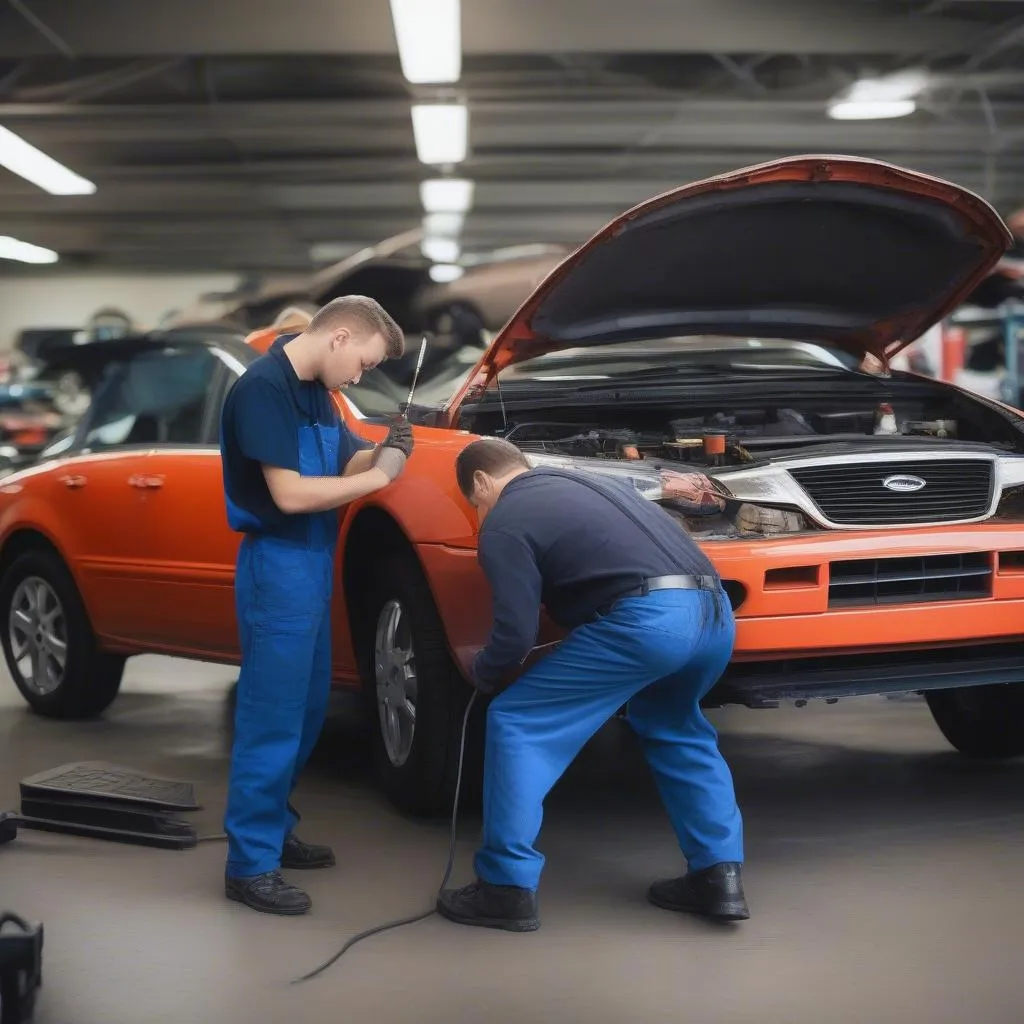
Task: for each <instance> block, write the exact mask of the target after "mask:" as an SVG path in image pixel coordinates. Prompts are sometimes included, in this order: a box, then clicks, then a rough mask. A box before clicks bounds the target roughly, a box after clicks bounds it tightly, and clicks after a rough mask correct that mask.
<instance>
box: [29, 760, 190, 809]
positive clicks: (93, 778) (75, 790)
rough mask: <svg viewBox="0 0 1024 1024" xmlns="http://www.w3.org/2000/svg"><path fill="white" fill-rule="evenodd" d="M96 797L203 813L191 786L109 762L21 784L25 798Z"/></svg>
mask: <svg viewBox="0 0 1024 1024" xmlns="http://www.w3.org/2000/svg"><path fill="white" fill-rule="evenodd" d="M61 796H64V797H78V798H89V797H94V798H98V799H102V800H103V801H104V802H109V801H117V802H119V803H121V802H123V803H127V804H136V805H145V806H147V807H151V808H157V809H160V810H167V811H198V810H202V807H201V805H200V804H199V802H198V800H197V799H196V792H195V787H194V786H193V785H192V783H191V782H182V781H181V780H179V779H165V778H161V777H160V776H156V775H146V774H144V773H143V772H140V771H136V770H135V769H134V768H126V767H125V766H124V765H118V764H109V763H107V762H106V761H75V762H72V763H71V764H64V765H60V766H59V767H57V768H50V769H48V770H47V771H44V772H40V773H39V774H38V775H32V776H30V777H29V778H27V779H22V780H21V798H22V800H25V799H32V798H39V797H51V798H52V797H58V798H59V797H61Z"/></svg>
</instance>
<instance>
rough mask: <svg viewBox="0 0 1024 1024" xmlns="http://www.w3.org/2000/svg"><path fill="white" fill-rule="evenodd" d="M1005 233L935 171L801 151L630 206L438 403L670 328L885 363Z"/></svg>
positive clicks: (968, 282)
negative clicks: (548, 357)
mask: <svg viewBox="0 0 1024 1024" xmlns="http://www.w3.org/2000/svg"><path fill="white" fill-rule="evenodd" d="M1012 244H1013V235H1012V234H1011V233H1010V231H1009V229H1008V228H1007V227H1006V225H1005V224H1004V223H1003V221H1002V220H1001V219H1000V217H999V215H998V214H997V213H996V211H995V210H994V209H993V208H992V207H991V206H990V205H989V204H988V203H987V202H985V201H984V200H983V199H981V198H980V197H979V196H977V195H975V194H973V193H972V192H968V191H967V190H965V189H963V188H960V187H959V186H958V185H954V184H952V183H951V182H948V181H943V180H941V179H939V178H932V177H929V176H928V175H925V174H919V173H917V172H915V171H909V170H906V169H904V168H901V167H894V166H893V165H891V164H885V163H881V162H879V161H875V160H866V159H860V158H857V157H847V156H802V157H790V158H786V159H783V160H777V161H773V162H771V163H767V164H760V165H758V166H756V167H749V168H745V169H743V170H739V171H734V172H732V173H730V174H725V175H721V176H719V177H716V178H710V179H707V180H705V181H700V182H697V183H695V184H692V185H686V186H683V187H681V188H678V189H674V190H672V191H671V192H666V193H664V194H662V195H660V196H655V197H654V198H652V199H649V200H647V201H646V202H644V203H641V204H640V205H639V206H635V207H634V208H633V209H631V210H628V211H627V212H626V213H624V214H622V215H621V216H620V217H618V218H617V219H616V220H614V221H612V222H611V223H610V224H608V225H607V226H606V227H605V228H603V229H602V230H601V231H599V232H598V233H597V234H596V235H594V236H593V238H591V239H590V240H589V241H588V242H586V243H585V244H584V245H583V246H581V247H580V248H579V249H578V250H577V251H576V252H574V253H573V254H572V255H570V256H569V257H567V258H566V259H565V260H564V261H563V262H562V263H560V264H559V265H558V266H557V267H556V268H555V269H554V270H553V271H552V272H551V273H550V274H549V275H548V276H547V277H546V278H545V280H544V281H543V282H542V283H541V284H540V285H539V286H538V287H537V288H536V289H535V290H534V292H533V293H532V294H531V295H530V297H529V298H528V299H527V300H526V301H525V302H524V303H523V304H522V306H520V308H519V309H518V310H517V312H516V313H515V314H514V315H513V316H512V318H511V319H510V320H509V322H508V323H507V324H506V325H505V327H504V328H503V329H502V331H501V332H500V333H499V334H498V336H497V337H496V338H495V339H494V341H493V342H492V344H491V345H490V347H489V348H488V350H487V352H486V353H485V354H484V356H483V357H482V359H481V360H480V362H479V363H478V365H477V366H476V368H475V369H474V370H473V371H472V372H471V373H470V375H469V377H468V378H467V380H466V383H465V384H464V385H463V387H462V388H461V389H460V391H459V392H458V393H457V394H456V395H455V396H454V397H453V398H452V400H451V402H449V404H448V406H447V410H446V411H447V412H448V414H449V417H450V419H451V420H454V417H455V416H456V415H457V412H458V407H459V405H461V403H462V401H463V399H464V398H465V397H466V396H467V394H475V393H478V392H479V390H480V388H482V387H486V385H487V384H488V383H489V382H490V381H491V380H492V379H493V377H494V376H495V374H496V373H497V372H499V371H500V370H502V369H504V368H505V367H506V366H509V365H511V364H512V363H516V362H519V361H521V360H523V359H528V358H531V357H533V356H537V355H541V354H543V353H545V352H552V351H555V350H558V349H566V348H579V347H581V346H588V345H601V344H608V343H612V342H625V341H630V340H653V339H655V338H665V337H672V336H683V335H694V334H701V335H709V334H710V335H716V334H720V335H731V336H736V335H741V336H754V337H758V336H761V337H770V338H788V339H793V340H802V341H817V342H820V343H824V344H831V345H835V346H840V347H842V348H845V349H847V350H848V351H850V352H853V353H854V354H855V355H857V356H864V355H868V354H870V355H873V356H875V357H877V358H878V359H880V360H881V361H882V362H883V363H884V364H887V363H888V361H889V360H890V359H891V358H892V356H894V355H895V354H896V353H897V352H899V351H900V349H902V348H904V347H905V346H906V345H909V344H910V343H911V342H913V341H915V340H916V339H917V338H919V337H920V336H921V335H922V334H923V333H924V332H925V331H926V330H927V329H928V328H929V327H931V326H932V325H933V324H935V323H936V322H938V321H939V320H941V319H942V318H943V317H944V316H946V315H947V314H948V313H950V312H951V311H952V310H953V309H955V308H956V307H957V306H958V305H959V304H960V302H961V301H962V300H963V299H964V298H965V297H966V296H967V295H968V294H970V292H971V291H972V290H973V289H974V288H975V287H976V285H977V284H978V283H979V282H980V281H981V280H982V279H983V278H984V277H985V275H986V274H988V273H989V272H990V271H991V270H992V268H993V267H994V266H995V265H996V263H997V262H998V261H999V260H1000V258H1001V257H1002V256H1003V254H1004V253H1005V252H1006V251H1007V250H1008V249H1009V248H1010V247H1011V245H1012Z"/></svg>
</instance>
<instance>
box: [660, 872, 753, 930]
mask: <svg viewBox="0 0 1024 1024" xmlns="http://www.w3.org/2000/svg"><path fill="white" fill-rule="evenodd" d="M647 898H648V899H649V900H650V901H651V902H652V903H653V904H654V905H655V906H656V907H663V908H664V909H665V910H676V911H679V912H682V913H689V914H702V915H704V916H705V917H711V918H714V919H715V920H718V921H745V920H746V919H747V918H748V917H750V909H749V908H748V907H747V900H746V897H745V896H744V895H743V879H742V877H741V867H740V865H739V864H733V863H723V864H713V865H712V866H711V867H709V868H705V869H704V870H703V871H690V872H687V874H685V875H684V876H683V877H682V878H670V879H666V880H665V881H662V882H655V883H654V885H652V886H651V887H650V889H648V891H647Z"/></svg>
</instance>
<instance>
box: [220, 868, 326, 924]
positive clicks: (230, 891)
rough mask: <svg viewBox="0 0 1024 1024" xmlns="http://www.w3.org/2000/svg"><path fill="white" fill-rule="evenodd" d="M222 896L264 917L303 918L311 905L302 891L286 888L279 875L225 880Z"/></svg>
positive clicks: (293, 887)
mask: <svg viewBox="0 0 1024 1024" xmlns="http://www.w3.org/2000/svg"><path fill="white" fill-rule="evenodd" d="M224 895H225V896H227V898H228V899H229V900H235V901H236V902H238V903H244V904H245V905H246V906H247V907H252V909H253V910H259V911H260V912H262V913H264V914H286V915H289V916H290V915H294V914H305V913H306V911H307V910H309V909H310V908H311V907H312V906H313V901H312V900H311V899H310V898H309V896H308V895H307V894H306V893H304V892H303V891H302V890H301V889H297V888H296V887H295V886H294V885H289V884H288V883H287V882H286V881H285V880H284V879H283V878H282V877H281V874H280V872H278V871H266V872H264V873H263V874H262V875H254V876H253V877H252V878H230V877H228V876H225V878H224Z"/></svg>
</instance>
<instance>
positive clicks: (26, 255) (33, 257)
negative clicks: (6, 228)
mask: <svg viewBox="0 0 1024 1024" xmlns="http://www.w3.org/2000/svg"><path fill="white" fill-rule="evenodd" d="M58 259H59V257H58V256H57V254H56V253H55V252H54V251H53V250H52V249H44V248H43V247H42V246H41V245H32V244H31V243H29V242H22V241H21V240H20V239H18V238H11V236H10V235H0V260H17V261H18V262H19V263H56V262H57V260H58Z"/></svg>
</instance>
